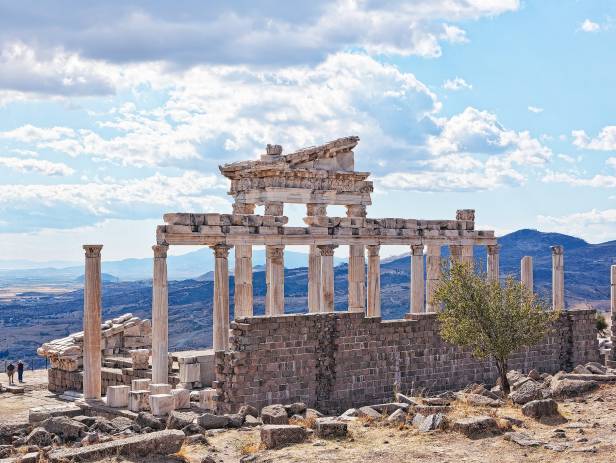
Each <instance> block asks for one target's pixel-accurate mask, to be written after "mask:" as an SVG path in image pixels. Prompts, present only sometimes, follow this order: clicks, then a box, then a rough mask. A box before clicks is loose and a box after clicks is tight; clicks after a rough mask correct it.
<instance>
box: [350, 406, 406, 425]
mask: <svg viewBox="0 0 616 463" xmlns="http://www.w3.org/2000/svg"><path fill="white" fill-rule="evenodd" d="M345 413H346V412H345ZM387 422H388V423H394V424H402V423H404V422H406V412H405V411H404V410H401V409H398V410H396V411H395V412H393V413H392V414H391V415H389V416H388V417H387Z"/></svg>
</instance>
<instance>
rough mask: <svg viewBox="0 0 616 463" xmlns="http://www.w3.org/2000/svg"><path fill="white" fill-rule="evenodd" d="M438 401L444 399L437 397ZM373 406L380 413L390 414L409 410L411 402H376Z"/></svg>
mask: <svg viewBox="0 0 616 463" xmlns="http://www.w3.org/2000/svg"><path fill="white" fill-rule="evenodd" d="M435 400H437V401H442V400H444V399H439V398H436V399H435ZM370 407H371V408H374V409H375V410H376V411H377V412H378V413H380V414H381V415H382V414H386V415H389V414H390V413H393V412H395V411H396V410H400V409H401V410H408V409H409V404H407V403H404V402H387V403H384V404H376V405H370Z"/></svg>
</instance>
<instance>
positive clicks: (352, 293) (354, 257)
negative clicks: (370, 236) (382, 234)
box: [346, 204, 366, 312]
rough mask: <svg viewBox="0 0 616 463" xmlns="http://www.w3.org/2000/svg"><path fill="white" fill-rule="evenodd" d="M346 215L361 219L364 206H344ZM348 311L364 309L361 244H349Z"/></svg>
mask: <svg viewBox="0 0 616 463" xmlns="http://www.w3.org/2000/svg"><path fill="white" fill-rule="evenodd" d="M346 210H347V217H349V218H358V219H363V218H365V217H366V206H364V205H361V204H352V205H348V206H346ZM348 280H349V283H348V288H349V312H365V311H366V249H365V246H364V245H363V244H351V245H349V271H348Z"/></svg>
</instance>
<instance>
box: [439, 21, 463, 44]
mask: <svg viewBox="0 0 616 463" xmlns="http://www.w3.org/2000/svg"><path fill="white" fill-rule="evenodd" d="M440 38H441V39H443V40H446V41H447V42H450V43H467V42H468V38H467V37H466V31H465V30H464V29H460V28H459V27H457V26H452V25H450V24H443V33H442V34H441V36H440Z"/></svg>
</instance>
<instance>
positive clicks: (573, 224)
mask: <svg viewBox="0 0 616 463" xmlns="http://www.w3.org/2000/svg"><path fill="white" fill-rule="evenodd" d="M537 221H538V223H539V224H540V225H541V229H542V230H544V231H556V232H559V233H568V234H571V235H574V236H580V237H582V238H584V239H586V240H588V241H590V242H592V243H598V242H603V241H608V240H613V239H614V238H615V236H614V226H615V225H616V209H605V210H598V209H591V210H589V211H585V212H576V213H573V214H566V215H562V216H549V215H540V216H538V217H537Z"/></svg>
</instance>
